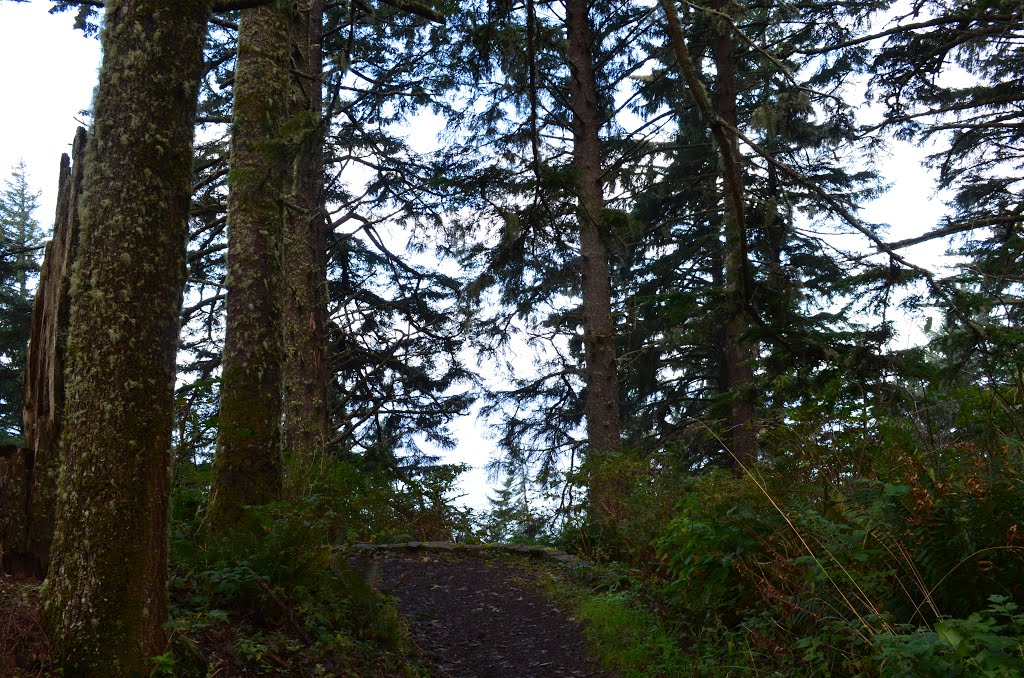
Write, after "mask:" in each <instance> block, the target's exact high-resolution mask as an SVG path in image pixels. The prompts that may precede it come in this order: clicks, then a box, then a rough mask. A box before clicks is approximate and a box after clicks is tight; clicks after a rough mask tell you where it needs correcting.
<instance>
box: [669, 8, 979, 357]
mask: <svg viewBox="0 0 1024 678" xmlns="http://www.w3.org/2000/svg"><path fill="white" fill-rule="evenodd" d="M661 1H662V2H665V1H666V0H661ZM720 124H722V125H723V126H725V127H729V128H730V130H729V131H731V132H732V133H733V134H735V135H736V136H737V137H738V138H739V139H741V140H742V141H743V143H745V144H746V145H747V146H748V147H749V148H750V149H751V150H752V151H754V153H756V154H757V155H759V156H760V157H761V158H762V159H764V160H765V161H766V162H767V163H769V164H770V165H772V166H773V167H775V168H776V169H777V170H779V171H780V172H782V173H783V174H785V175H787V176H788V177H790V178H791V179H793V180H794V181H796V182H797V183H799V184H800V185H801V186H803V187H804V188H806V189H807V190H808V191H811V192H812V193H814V194H815V195H817V196H818V197H819V198H821V199H822V200H823V201H824V202H825V203H826V204H827V205H828V206H829V208H830V209H831V210H832V211H833V212H834V213H835V214H837V215H838V216H839V217H840V218H842V220H843V221H845V222H846V223H847V224H848V225H849V226H850V227H852V228H853V229H854V230H856V231H857V232H859V233H860V234H861V235H863V236H864V237H866V238H867V239H868V240H870V241H871V242H872V243H873V244H874V245H875V247H876V248H877V249H878V250H879V252H882V253H885V254H887V255H888V256H889V259H890V260H891V261H893V262H895V263H897V264H900V265H902V266H904V267H906V268H907V269H908V270H911V271H914V272H915V273H917V274H918V275H920V276H921V277H922V278H923V279H924V280H925V282H926V283H927V284H928V287H929V288H930V289H931V290H932V291H933V292H934V293H935V295H936V296H938V297H939V298H940V299H942V300H943V301H944V302H946V303H947V304H949V307H950V308H951V309H952V310H953V313H954V314H956V315H957V316H959V317H960V319H961V320H962V321H963V322H964V325H965V326H966V327H967V328H968V329H969V330H970V331H971V333H972V334H973V335H974V336H975V337H976V338H977V339H978V340H979V341H981V342H984V341H985V336H986V335H985V330H984V328H983V327H982V326H981V325H979V324H978V323H977V322H975V321H974V320H973V319H972V318H971V317H970V316H968V315H967V314H966V313H965V312H964V311H962V310H961V309H960V307H959V305H957V303H956V301H955V300H954V299H953V298H952V297H951V296H950V294H949V292H947V291H946V289H945V288H944V287H943V286H942V285H940V284H939V281H938V280H936V279H935V275H934V274H933V273H932V272H931V271H929V270H928V269H926V268H924V267H922V266H918V265H917V264H914V263H912V262H910V261H908V260H907V259H906V258H905V257H903V256H900V254H899V253H897V252H896V249H895V248H894V247H893V246H892V245H890V244H889V243H887V242H885V241H884V240H882V238H881V237H879V235H878V234H877V233H875V232H874V231H872V230H871V229H870V228H868V227H867V226H866V225H865V224H864V223H863V222H862V221H861V220H860V219H858V218H857V217H856V216H854V215H853V213H852V212H851V211H850V210H849V208H847V207H846V206H844V205H843V204H842V203H841V202H840V201H839V200H838V199H837V198H836V197H835V196H833V195H832V194H830V193H829V192H828V191H826V190H824V189H823V188H821V187H820V186H819V185H818V184H817V183H816V182H815V181H813V180H812V179H810V178H809V177H806V176H804V175H803V174H802V173H800V172H799V171H797V170H796V169H794V168H793V167H790V166H789V165H787V164H786V163H784V162H782V161H780V160H778V159H776V158H775V157H774V156H772V154H771V153H769V152H768V151H767V150H766V149H764V148H762V147H761V145H760V144H758V143H757V142H755V141H754V140H753V139H751V138H750V137H748V136H747V135H746V134H744V133H743V132H741V131H740V130H738V129H736V128H734V127H731V126H729V125H727V124H726V123H724V122H721V123H720Z"/></svg>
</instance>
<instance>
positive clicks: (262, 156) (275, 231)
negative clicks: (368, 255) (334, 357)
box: [207, 3, 291, 530]
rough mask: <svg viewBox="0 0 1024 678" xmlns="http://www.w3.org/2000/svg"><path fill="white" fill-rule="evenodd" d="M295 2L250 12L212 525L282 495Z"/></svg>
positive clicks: (243, 43) (244, 36) (240, 94)
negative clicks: (287, 131) (291, 8)
mask: <svg viewBox="0 0 1024 678" xmlns="http://www.w3.org/2000/svg"><path fill="white" fill-rule="evenodd" d="M286 7H287V5H286V4H284V6H283V7H282V8H278V7H277V5H276V3H275V4H273V5H266V6H262V7H257V8H254V9H247V10H243V12H242V18H241V21H240V24H239V29H238V65H237V67H236V68H235V84H234V87H235V90H234V110H233V116H234V117H233V125H232V132H231V173H230V174H229V176H228V188H229V194H228V277H227V287H228V297H227V323H226V329H225V339H224V356H223V362H222V365H223V367H222V369H223V373H222V378H221V393H220V430H219V434H218V438H217V453H216V456H215V458H214V467H213V481H212V485H211V488H210V506H209V513H208V516H207V524H208V526H209V527H210V528H211V529H213V530H217V529H220V528H230V527H232V526H235V525H237V524H238V523H239V521H240V520H241V518H242V514H243V511H244V509H245V507H246V506H253V505H260V504H265V503H267V502H270V501H274V500H277V499H279V498H280V497H281V489H282V475H283V470H282V463H281V370H282V364H283V361H284V345H283V341H284V330H283V326H282V299H283V294H284V273H283V268H282V249H281V248H282V237H283V230H284V195H285V179H286V177H288V175H289V172H290V169H291V167H290V162H291V157H290V155H291V153H290V150H289V147H288V144H287V143H286V141H285V139H283V138H282V137H283V135H282V123H283V122H284V119H285V115H286V113H287V105H288V96H289V88H290V80H291V68H290V66H291V53H290V50H289V46H290V44H289V40H290V37H289V32H290V28H291V22H290V16H289V12H288V11H287V9H285V8H286Z"/></svg>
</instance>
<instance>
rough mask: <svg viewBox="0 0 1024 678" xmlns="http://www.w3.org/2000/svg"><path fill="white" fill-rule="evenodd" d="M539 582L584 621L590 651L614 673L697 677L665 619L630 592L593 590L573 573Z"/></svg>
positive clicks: (635, 677) (641, 677)
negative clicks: (572, 577) (572, 578)
mask: <svg viewBox="0 0 1024 678" xmlns="http://www.w3.org/2000/svg"><path fill="white" fill-rule="evenodd" d="M540 581H541V582H542V584H543V585H544V588H545V589H546V591H547V592H548V594H549V595H551V596H553V597H554V598H555V599H556V600H558V601H559V602H560V603H561V604H563V605H567V606H568V607H569V608H570V609H572V611H573V612H574V614H575V615H576V617H577V618H578V619H579V620H580V621H581V622H582V624H583V630H584V633H585V634H586V636H587V640H588V643H589V645H590V651H591V652H592V654H593V655H594V656H595V657H597V658H598V659H599V660H600V661H601V664H602V665H603V666H604V667H605V668H606V669H607V670H608V671H609V672H611V673H613V674H615V675H617V676H621V677H622V678H662V677H675V676H686V675H695V673H694V667H693V664H692V662H691V659H690V657H688V656H687V655H686V654H685V653H684V652H683V651H682V649H681V648H680V647H679V643H678V641H677V640H676V639H675V638H674V637H673V636H672V635H671V634H670V633H669V632H668V631H667V630H666V629H665V628H664V625H663V623H662V621H661V619H659V618H658V616H657V615H656V614H655V613H654V612H652V611H650V610H648V609H645V608H644V607H643V606H642V605H641V604H640V603H639V602H638V601H637V600H636V598H635V597H634V596H633V595H631V593H630V592H628V591H621V590H620V591H614V592H600V591H592V590H590V589H589V588H587V587H585V586H582V585H581V584H580V583H578V582H574V581H571V576H570V575H568V573H559V572H552V573H549V574H548V575H546V576H543V577H541V578H540Z"/></svg>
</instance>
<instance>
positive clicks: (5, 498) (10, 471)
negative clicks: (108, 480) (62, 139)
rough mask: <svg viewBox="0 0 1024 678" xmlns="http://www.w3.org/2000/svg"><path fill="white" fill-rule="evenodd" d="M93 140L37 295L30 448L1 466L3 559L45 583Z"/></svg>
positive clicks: (77, 146)
mask: <svg viewBox="0 0 1024 678" xmlns="http://www.w3.org/2000/svg"><path fill="white" fill-rule="evenodd" d="M85 143H86V134H85V130H84V129H82V128H79V129H78V132H77V133H76V134H75V140H74V143H73V144H72V151H71V155H72V158H73V160H74V162H73V164H72V158H68V156H67V155H64V156H63V157H61V163H60V175H59V178H58V193H57V214H56V216H55V218H54V222H53V223H54V227H53V237H52V238H51V240H50V242H49V243H48V244H47V245H46V255H45V257H44V258H43V265H42V268H41V270H40V274H39V285H38V286H37V287H36V299H35V303H34V305H33V308H32V330H31V337H30V339H29V351H28V360H27V364H26V367H25V386H24V409H23V412H22V421H23V423H24V427H23V428H24V431H25V447H24V449H22V450H19V451H18V453H17V455H16V456H9V457H6V458H4V459H3V460H2V461H0V469H2V470H0V521H2V524H0V540H2V541H0V551H2V552H3V568H4V571H5V572H11V573H16V574H22V575H32V576H37V577H42V576H44V575H45V574H46V570H47V568H48V567H49V562H50V556H49V554H50V543H51V542H52V541H53V529H54V508H55V506H56V502H57V478H58V474H59V473H60V466H61V464H60V452H59V448H60V434H61V425H62V420H63V416H64V369H65V354H66V345H67V331H68V320H69V317H70V299H69V291H70V286H71V270H72V267H73V265H74V261H75V254H76V251H77V249H78V233H79V222H78V199H79V197H80V195H81V191H82V173H83V163H84V155H85Z"/></svg>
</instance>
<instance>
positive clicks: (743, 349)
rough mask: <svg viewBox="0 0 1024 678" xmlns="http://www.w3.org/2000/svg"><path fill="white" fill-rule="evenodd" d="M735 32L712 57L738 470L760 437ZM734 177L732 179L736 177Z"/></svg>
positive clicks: (724, 34)
mask: <svg viewBox="0 0 1024 678" xmlns="http://www.w3.org/2000/svg"><path fill="white" fill-rule="evenodd" d="M711 7H712V9H716V10H718V11H724V10H725V2H724V1H723V0H715V1H714V2H713V3H712V5H711ZM734 52H735V50H734V47H733V39H732V31H731V30H730V28H729V26H728V25H721V26H719V29H718V35H717V36H716V37H715V40H714V41H713V42H712V47H711V54H712V58H713V60H714V62H715V70H716V73H717V75H716V76H715V80H716V83H715V84H716V90H717V92H716V94H717V96H716V104H717V108H718V115H719V117H720V118H721V121H722V122H723V123H724V126H723V130H722V132H723V136H724V137H725V139H726V144H725V145H724V146H723V147H722V148H720V149H719V150H720V152H721V153H722V155H723V156H725V155H726V154H728V155H729V156H731V159H730V160H729V161H727V162H723V163H722V165H723V167H725V168H729V167H731V168H734V169H733V171H731V172H729V171H726V172H723V184H724V186H725V206H726V209H725V214H726V218H725V290H726V298H727V299H728V300H729V301H728V304H729V309H728V311H729V318H728V320H727V321H726V324H725V345H724V347H723V348H724V351H723V354H724V357H725V374H726V376H727V384H726V387H727V389H728V390H729V392H730V393H731V397H732V416H731V417H730V422H729V423H730V436H729V438H730V442H731V443H732V455H733V461H734V462H735V464H736V466H737V468H738V469H742V468H743V467H747V466H750V465H751V464H752V463H754V461H755V459H756V457H757V433H756V431H755V430H754V426H753V422H754V403H753V400H752V397H751V395H752V394H750V393H749V392H748V391H749V390H750V386H751V384H752V383H753V381H754V372H753V368H752V367H751V365H750V361H751V359H752V358H753V350H752V347H751V345H750V343H749V342H746V341H744V340H743V334H744V333H745V332H746V331H747V330H748V329H749V327H750V320H749V317H748V314H747V308H748V306H749V304H750V259H749V257H748V256H747V227H746V214H745V210H744V201H743V173H742V170H741V168H742V158H741V156H740V151H739V142H738V140H737V138H736V135H735V134H733V133H732V131H731V130H730V128H731V129H738V127H739V118H738V116H737V115H736V58H735V53H734ZM730 175H731V176H730Z"/></svg>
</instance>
